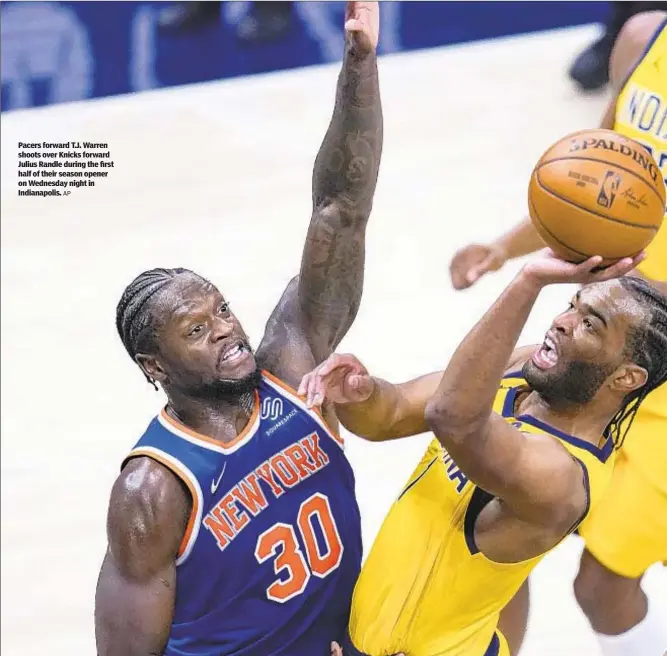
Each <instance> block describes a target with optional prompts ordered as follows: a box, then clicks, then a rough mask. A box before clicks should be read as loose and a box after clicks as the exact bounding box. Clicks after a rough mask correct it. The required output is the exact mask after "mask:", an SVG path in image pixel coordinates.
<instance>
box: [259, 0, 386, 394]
mask: <svg viewBox="0 0 667 656" xmlns="http://www.w3.org/2000/svg"><path fill="white" fill-rule="evenodd" d="M348 15H350V16H353V17H354V16H357V19H358V20H360V21H361V22H362V23H363V29H362V30H361V32H359V31H350V29H349V23H348V25H347V26H346V36H345V39H346V41H345V55H344V58H343V66H342V70H341V72H340V76H339V78H338V86H337V90H336V101H335V107H334V112H333V116H332V119H331V122H330V124H329V128H328V130H327V133H326V135H325V137H324V141H323V143H322V146H321V148H320V150H319V153H318V155H317V158H316V160H315V166H314V170H313V185H312V199H313V212H312V217H311V221H310V226H309V228H308V235H307V238H306V244H305V247H304V251H303V256H302V260H301V271H300V275H299V276H298V277H297V278H296V279H295V280H293V281H292V282H291V283H290V285H289V286H288V288H287V290H286V292H285V294H283V297H282V299H281V301H280V303H279V304H278V306H277V307H276V309H275V311H274V313H273V315H272V316H271V318H270V319H269V323H268V324H267V330H266V335H265V339H264V343H263V344H262V346H261V347H260V350H261V352H260V355H265V356H266V359H267V360H268V361H269V362H270V363H271V364H272V366H273V368H274V369H275V370H276V373H277V374H278V375H280V376H283V377H285V378H286V379H287V380H288V381H289V382H292V383H293V384H298V381H299V380H300V379H301V376H303V375H304V374H305V373H306V372H307V371H309V370H310V369H311V368H312V366H313V364H316V363H319V362H322V361H323V360H324V359H326V357H327V356H328V355H329V354H330V353H332V352H333V351H334V349H335V348H336V346H337V345H338V344H339V343H340V341H341V339H342V338H343V337H344V335H345V334H346V333H347V331H348V329H349V328H350V326H351V325H352V322H353V320H354V318H355V316H356V314H357V311H358V309H359V304H360V302H361V294H362V287H363V273H364V258H365V237H366V226H367V223H368V219H369V216H370V213H371V207H372V203H373V195H374V193H375V187H376V183H377V177H378V170H379V166H380V156H381V152H382V138H383V121H382V106H381V102H380V87H379V81H378V69H377V57H376V54H375V47H376V45H377V25H376V24H375V21H378V20H379V18H378V7H377V3H374V2H356V3H348ZM373 39H374V41H373ZM262 349H263V350H262ZM295 355H296V356H298V357H295Z"/></svg>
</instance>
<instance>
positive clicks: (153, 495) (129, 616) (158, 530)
mask: <svg viewBox="0 0 667 656" xmlns="http://www.w3.org/2000/svg"><path fill="white" fill-rule="evenodd" d="M190 503H191V502H190V499H189V498H188V495H187V492H186V491H185V489H184V488H183V486H182V484H181V483H180V482H179V481H178V480H177V479H176V477H175V476H174V475H173V474H172V473H171V472H169V471H168V470H167V469H165V468H164V467H162V465H160V464H158V463H156V462H155V461H153V460H150V459H148V458H137V459H135V460H132V461H130V463H128V465H127V466H126V467H125V469H124V470H123V472H122V474H121V475H120V476H119V478H118V480H117V481H116V483H115V485H114V487H113V490H112V492H111V501H110V505H109V514H108V519H107V532H108V539H109V546H108V550H107V553H106V556H105V558H104V562H103V563H102V569H101V572H100V576H99V580H98V583H97V591H96V594H95V636H96V642H97V653H98V655H99V656H160V655H161V654H162V653H163V652H164V649H165V647H166V644H167V640H168V638H169V631H170V628H171V622H172V618H173V614H174V603H175V598H176V556H177V553H178V549H179V546H180V544H181V541H182V539H183V535H184V532H185V526H186V524H187V520H188V517H189V514H190Z"/></svg>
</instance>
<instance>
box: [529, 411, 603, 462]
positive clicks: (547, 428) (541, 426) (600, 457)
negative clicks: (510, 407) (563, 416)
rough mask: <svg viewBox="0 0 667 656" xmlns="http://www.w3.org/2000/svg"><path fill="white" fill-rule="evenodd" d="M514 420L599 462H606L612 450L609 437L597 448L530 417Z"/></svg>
mask: <svg viewBox="0 0 667 656" xmlns="http://www.w3.org/2000/svg"><path fill="white" fill-rule="evenodd" d="M516 419H517V421H522V422H523V423H524V424H530V425H531V426H535V428H539V429H541V430H543V431H545V432H547V433H551V435H553V436H555V437H558V438H560V439H561V440H563V441H564V442H567V443H568V444H571V445H572V446H576V447H577V448H579V449H583V450H584V451H588V452H589V453H592V454H593V455H594V456H595V457H596V458H597V459H598V460H599V461H600V462H607V460H608V459H609V456H610V455H611V453H612V451H613V450H614V443H613V441H612V440H611V439H610V438H609V437H605V443H604V445H603V446H602V447H598V446H595V445H594V444H591V443H590V442H586V441H585V440H582V439H580V438H578V437H575V436H574V435H569V434H568V433H564V432H563V431H561V430H558V428H554V427H553V426H550V425H549V424H547V423H546V422H544V421H541V420H539V419H536V418H535V417H533V416H532V415H519V416H518V417H517V418H516Z"/></svg>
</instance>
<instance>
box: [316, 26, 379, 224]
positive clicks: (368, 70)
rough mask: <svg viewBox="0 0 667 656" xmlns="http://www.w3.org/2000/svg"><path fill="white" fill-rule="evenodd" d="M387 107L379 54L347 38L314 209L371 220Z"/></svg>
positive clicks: (318, 162)
mask: <svg viewBox="0 0 667 656" xmlns="http://www.w3.org/2000/svg"><path fill="white" fill-rule="evenodd" d="M382 137H383V122H382V104H381V102H380V85H379V78H378V69H377V57H376V55H375V53H365V54H362V53H359V52H358V51H357V50H356V49H355V47H354V45H353V41H352V37H351V36H349V35H348V36H347V37H346V45H345V56H344V59H343V68H342V70H341V72H340V75H339V77H338V86H337V89H336V103H335V107H334V112H333V116H332V118H331V122H330V124H329V128H328V130H327V133H326V135H325V137H324V141H323V142H322V146H321V147H320V151H319V153H318V154H317V159H316V160H315V167H314V170H313V205H314V206H315V208H318V207H326V206H328V205H330V204H332V203H333V204H335V205H336V207H337V208H338V209H339V210H340V211H341V212H343V213H344V214H345V215H347V216H348V217H349V219H362V220H363V219H367V218H368V216H369V215H370V211H371V206H372V202H373V194H374V193H375V186H376V183H377V177H378V171H379V168H380V156H381V153H382Z"/></svg>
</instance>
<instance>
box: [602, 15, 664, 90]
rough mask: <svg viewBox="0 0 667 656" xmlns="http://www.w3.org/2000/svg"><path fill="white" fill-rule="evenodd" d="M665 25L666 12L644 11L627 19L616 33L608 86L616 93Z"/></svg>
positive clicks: (621, 88) (623, 85)
mask: <svg viewBox="0 0 667 656" xmlns="http://www.w3.org/2000/svg"><path fill="white" fill-rule="evenodd" d="M665 28H667V12H665V11H645V12H641V13H639V14H636V15H634V16H633V17H632V18H630V19H629V20H628V21H627V22H626V23H625V25H624V26H623V28H622V29H621V32H620V33H619V35H618V38H617V39H616V42H615V44H614V48H613V50H612V53H611V58H610V74H611V81H612V86H613V88H614V89H615V91H616V93H620V92H621V91H622V90H623V88H624V87H625V85H626V84H627V82H628V80H629V78H630V77H631V76H632V74H633V73H634V72H635V70H636V69H637V67H638V66H639V65H640V64H641V63H642V61H643V59H644V58H645V56H646V54H647V53H648V52H649V50H650V49H651V47H652V45H653V44H654V42H655V40H656V39H657V38H658V37H659V36H660V35H661V34H662V32H663V30H665Z"/></svg>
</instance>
